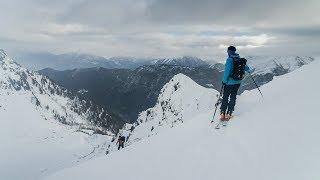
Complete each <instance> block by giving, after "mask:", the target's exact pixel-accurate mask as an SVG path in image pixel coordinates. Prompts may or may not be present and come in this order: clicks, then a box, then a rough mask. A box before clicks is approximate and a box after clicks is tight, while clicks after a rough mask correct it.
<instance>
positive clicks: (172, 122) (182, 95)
mask: <svg viewBox="0 0 320 180" xmlns="http://www.w3.org/2000/svg"><path fill="white" fill-rule="evenodd" d="M217 93H218V92H217V91H215V90H212V89H207V88H204V87H202V86H200V85H198V84H197V83H195V82H194V81H193V80H192V79H191V78H189V77H188V76H185V75H183V74H177V75H175V76H174V77H173V78H172V79H171V80H170V81H169V82H168V83H167V84H166V85H165V86H164V87H163V88H162V90H161V92H160V95H159V97H158V101H157V104H156V105H155V107H153V108H150V109H147V110H146V111H143V112H141V113H140V115H139V117H138V120H137V121H138V123H139V126H137V127H136V129H135V132H134V134H133V135H132V136H131V137H130V139H131V140H134V139H142V138H143V137H146V136H149V135H150V134H156V133H157V132H159V131H160V130H161V129H163V128H168V127H174V126H176V125H177V124H180V123H183V122H184V121H188V120H190V119H192V118H193V117H194V115H195V114H198V113H200V112H208V111H210V110H212V107H213V104H214V103H215V100H216V95H217ZM151 129H152V131H151Z"/></svg>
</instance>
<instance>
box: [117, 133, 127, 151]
mask: <svg viewBox="0 0 320 180" xmlns="http://www.w3.org/2000/svg"><path fill="white" fill-rule="evenodd" d="M125 141H126V137H125V136H122V135H120V136H119V137H118V141H117V144H118V150H120V149H121V148H124V142H125Z"/></svg>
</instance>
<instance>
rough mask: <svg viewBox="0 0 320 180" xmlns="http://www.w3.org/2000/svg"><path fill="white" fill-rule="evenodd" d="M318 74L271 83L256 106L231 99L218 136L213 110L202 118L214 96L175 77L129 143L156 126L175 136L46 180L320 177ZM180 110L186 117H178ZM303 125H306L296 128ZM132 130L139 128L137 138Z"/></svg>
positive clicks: (249, 98)
mask: <svg viewBox="0 0 320 180" xmlns="http://www.w3.org/2000/svg"><path fill="white" fill-rule="evenodd" d="M319 68H320V63H319V62H313V63H312V64H310V65H306V66H304V67H302V68H300V69H298V70H296V71H294V72H292V73H289V74H286V75H284V76H281V77H276V78H275V80H274V81H272V82H271V83H268V84H266V85H264V86H262V87H261V90H262V92H263V93H264V95H265V97H264V100H263V101H261V99H260V98H259V96H258V93H257V92H256V90H252V91H247V92H245V93H244V94H243V95H241V96H240V97H239V99H238V103H237V107H236V109H237V111H236V112H237V113H236V114H235V118H233V119H232V121H231V122H230V123H229V125H228V126H227V127H226V128H225V129H220V130H218V131H217V130H215V129H214V127H213V126H210V123H209V122H210V120H211V119H210V118H211V117H212V114H213V110H212V109H211V111H207V110H208V109H207V108H209V107H210V106H211V105H212V102H214V99H215V98H214V97H215V94H216V92H215V91H213V90H208V91H211V93H210V92H209V93H208V94H206V92H205V91H206V90H205V88H197V87H196V86H194V84H195V83H194V82H190V81H189V80H188V78H185V76H183V75H178V76H177V77H175V78H176V79H177V80H173V81H172V82H171V81H170V82H169V83H168V84H170V83H171V84H170V86H167V87H166V88H164V89H165V90H164V91H162V93H161V96H163V97H162V98H161V97H159V103H158V104H157V105H156V107H154V108H152V109H149V112H150V113H147V112H143V113H142V114H141V116H140V120H142V123H141V124H140V125H138V126H137V127H136V130H135V132H134V133H133V135H132V137H133V136H138V137H139V136H140V135H139V134H144V133H146V132H147V133H150V129H149V128H150V125H151V126H152V125H153V126H155V127H154V130H153V131H157V129H159V130H160V128H161V127H163V126H159V127H156V126H157V123H158V122H159V121H160V122H161V120H162V118H164V119H166V120H167V121H168V122H166V121H165V120H164V121H163V122H162V123H163V124H164V126H167V127H171V126H172V125H173V126H175V125H177V124H178V123H179V124H181V123H180V122H182V121H183V122H184V123H183V124H181V125H179V126H175V128H162V133H158V135H157V136H152V137H150V138H145V139H144V140H143V141H140V143H134V144H132V145H131V146H129V147H127V148H125V149H123V150H121V151H120V152H117V153H112V154H110V155H109V156H106V157H100V158H97V159H93V160H91V161H88V162H85V163H83V164H80V165H78V166H75V167H72V168H69V169H65V170H63V171H60V172H58V173H55V174H53V175H51V176H49V177H47V178H46V179H47V180H55V179H60V180H63V179H78V180H84V179H92V180H95V179H96V180H98V179H103V178H110V179H119V180H122V179H123V180H125V179H137V180H138V179H139V180H144V179H145V180H147V179H153V180H163V179H168V180H171V179H172V180H176V179H184V180H194V179H202V180H209V179H210V180H212V179H217V180H221V179H223V180H234V179H241V180H256V179H259V180H270V179H272V180H283V179H290V180H301V179H304V180H314V179H317V178H318V177H319V176H320V174H319V167H320V159H319V156H318V154H319V152H320V146H319V144H318V143H317V142H318V138H319V137H320V132H319V130H318V126H319V121H318V119H316V118H312V115H313V114H314V112H316V111H317V108H318V107H319V102H318V101H315V99H319V98H320V97H319V93H318V91H317V88H318V86H319V85H318V84H315V82H317V78H318V76H317V74H318V69H319ZM178 80H179V81H178ZM177 82H179V84H180V83H181V82H182V83H181V88H188V87H190V89H191V90H194V91H188V90H186V92H188V93H185V94H184V93H182V92H184V90H178V89H179V88H178V89H177V90H175V89H176V88H174V85H176V83H177ZM183 82H187V85H186V84H184V83H183ZM189 83H191V84H189ZM168 84H167V85H168ZM297 84H299V85H300V86H299V88H297V87H296V85H297ZM185 85H186V86H185ZM189 85H190V86H189ZM315 86H316V87H315ZM172 87H173V88H172ZM301 92H303V93H301ZM173 94H175V95H176V96H178V97H179V95H181V94H184V95H182V96H180V98H181V97H183V98H187V99H188V100H186V101H185V102H184V101H183V100H184V99H181V100H182V103H181V102H179V100H180V98H177V99H175V100H172V102H171V101H170V99H173V96H172V95H173ZM199 94H204V95H207V96H206V98H207V99H211V98H212V100H211V101H212V102H210V100H207V99H204V98H200V97H201V96H199ZM210 95H211V96H210ZM176 96H174V98H175V97H176ZM196 98H199V104H201V103H202V101H203V102H204V105H203V108H199V111H197V108H196V107H197V105H195V104H196V101H195V99H196ZM161 100H163V101H164V100H166V101H168V103H164V104H163V105H165V107H167V110H166V108H165V110H162V108H161V107H160V106H161V102H162V101H161ZM200 100H201V101H200ZM188 102H192V103H193V104H192V105H189V107H190V108H188V106H187V105H186V104H188ZM159 104H160V105H159ZM166 104H168V105H166ZM206 104H207V106H206ZM210 104H211V105H210ZM159 107H160V108H159ZM169 107H171V109H172V111H171V110H170V108H169ZM180 107H183V109H184V108H186V107H187V109H184V110H185V111H184V110H182V108H181V109H180ZM211 107H212V108H213V106H211ZM200 109H201V110H200ZM187 110H188V111H191V112H186V111H187ZM181 112H183V113H181ZM175 113H177V114H176V115H175ZM179 113H180V114H181V115H189V117H187V116H182V121H181V120H180V119H181V116H180V115H179ZM192 113H194V114H192ZM151 114H153V115H152V116H151ZM192 115H193V116H192ZM257 117H259V118H257ZM306 119H307V120H308V123H303V122H305V121H306ZM175 120H176V121H175ZM148 123H150V125H147V124H148ZM172 123H173V124H172ZM139 126H141V127H142V126H146V128H141V130H140V129H139ZM142 129H147V131H145V132H143V130H142ZM135 134H136V135H135ZM130 138H131V137H130ZM119 162H121V163H119ZM123 169H125V170H126V173H123ZM119 173H120V174H121V176H119Z"/></svg>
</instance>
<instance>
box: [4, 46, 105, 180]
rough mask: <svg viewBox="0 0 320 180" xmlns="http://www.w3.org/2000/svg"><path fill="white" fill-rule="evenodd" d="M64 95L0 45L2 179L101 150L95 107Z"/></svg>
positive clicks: (21, 177) (32, 177) (20, 178)
mask: <svg viewBox="0 0 320 180" xmlns="http://www.w3.org/2000/svg"><path fill="white" fill-rule="evenodd" d="M67 94H68V93H67V91H65V90H63V89H61V88H60V87H59V86H57V85H55V84H54V83H52V82H51V81H50V80H49V79H47V78H46V77H44V76H41V75H39V74H37V73H34V72H31V71H28V70H26V69H24V68H23V67H21V66H20V65H19V64H17V63H15V62H14V61H12V59H11V58H9V57H8V56H7V54H6V53H5V52H4V51H3V50H0V142H1V146H0V147H1V148H0V179H3V180H5V179H8V180H36V179H40V178H42V177H43V176H45V175H47V174H50V173H53V172H55V171H57V170H60V169H63V168H66V167H69V166H71V165H74V164H77V163H78V162H80V161H82V160H86V159H88V158H91V157H92V156H94V155H95V154H97V153H99V151H104V150H103V146H104V143H105V142H106V140H108V141H110V137H109V136H103V135H97V134H95V133H94V130H98V129H99V128H98V127H95V126H93V125H92V124H91V123H90V122H89V119H90V117H93V116H92V114H93V113H94V112H92V111H91V110H90V109H85V108H84V109H82V108H81V107H82V105H83V104H82V103H81V102H79V101H77V100H76V99H70V98H69V97H68V96H67ZM106 133H108V132H106ZM109 133H110V132H109ZM110 134H111V133H110Z"/></svg>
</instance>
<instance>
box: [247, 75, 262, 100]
mask: <svg viewBox="0 0 320 180" xmlns="http://www.w3.org/2000/svg"><path fill="white" fill-rule="evenodd" d="M250 77H251V79H252V81H253V83H254V84H255V85H256V87H257V89H258V91H259V93H260V94H261V97H262V98H263V95H262V92H261V91H260V88H259V86H258V84H257V83H256V81H255V80H254V79H253V77H252V75H251V74H250Z"/></svg>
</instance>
